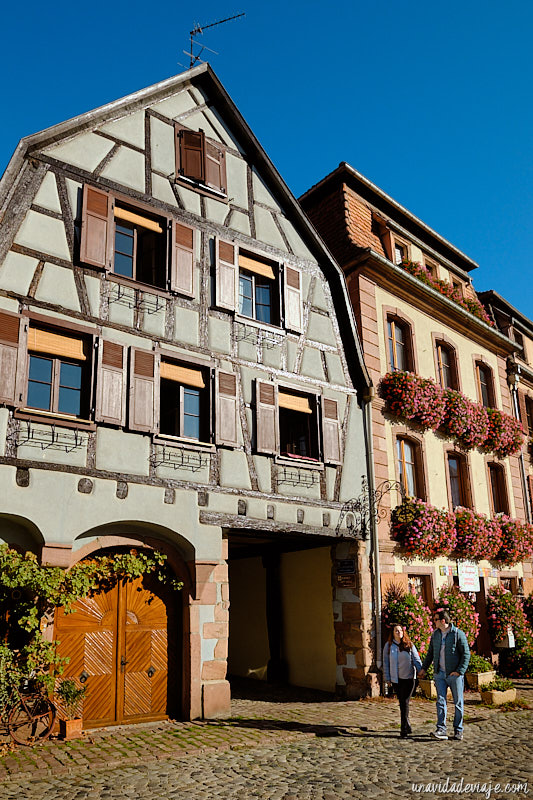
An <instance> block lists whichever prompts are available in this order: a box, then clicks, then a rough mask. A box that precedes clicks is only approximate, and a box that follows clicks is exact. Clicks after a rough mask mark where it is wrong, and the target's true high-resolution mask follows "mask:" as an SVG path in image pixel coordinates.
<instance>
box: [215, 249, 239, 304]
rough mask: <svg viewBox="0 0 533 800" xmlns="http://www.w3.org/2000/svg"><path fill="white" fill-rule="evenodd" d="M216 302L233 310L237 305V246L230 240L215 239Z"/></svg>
mask: <svg viewBox="0 0 533 800" xmlns="http://www.w3.org/2000/svg"><path fill="white" fill-rule="evenodd" d="M216 257H217V261H216V304H217V306H219V307H220V308H227V309H228V310H230V311H235V309H236V307H237V297H238V292H237V285H238V284H237V280H238V276H239V268H238V266H237V258H238V247H237V246H236V245H234V244H232V243H230V242H223V241H221V240H220V239H217V240H216Z"/></svg>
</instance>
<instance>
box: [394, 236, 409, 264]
mask: <svg viewBox="0 0 533 800" xmlns="http://www.w3.org/2000/svg"><path fill="white" fill-rule="evenodd" d="M406 260H407V247H406V246H405V245H404V244H400V243H399V242H394V263H395V264H396V265H397V266H400V264H401V263H402V261H406Z"/></svg>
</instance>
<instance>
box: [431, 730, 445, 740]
mask: <svg viewBox="0 0 533 800" xmlns="http://www.w3.org/2000/svg"><path fill="white" fill-rule="evenodd" d="M430 735H431V736H433V738H434V739H447V738H448V734H447V733H446V731H439V730H436V731H431V734H430Z"/></svg>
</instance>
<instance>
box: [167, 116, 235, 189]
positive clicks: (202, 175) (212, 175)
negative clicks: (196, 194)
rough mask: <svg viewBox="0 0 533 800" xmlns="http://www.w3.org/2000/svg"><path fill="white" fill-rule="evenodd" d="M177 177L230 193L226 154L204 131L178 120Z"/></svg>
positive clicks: (193, 183) (185, 181)
mask: <svg viewBox="0 0 533 800" xmlns="http://www.w3.org/2000/svg"><path fill="white" fill-rule="evenodd" d="M175 131H176V180H177V181H183V182H184V183H186V184H188V185H191V184H192V186H193V187H195V188H198V189H204V190H207V191H208V192H210V193H214V194H222V195H226V194H227V188H226V154H225V152H224V150H223V149H222V148H221V147H220V146H219V145H218V144H216V143H214V142H212V141H210V140H209V139H208V138H207V137H206V135H205V133H204V131H202V130H199V131H192V130H190V129H189V128H185V127H184V126H183V125H180V124H179V123H176V126H175Z"/></svg>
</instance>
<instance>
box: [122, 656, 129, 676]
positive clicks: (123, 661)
mask: <svg viewBox="0 0 533 800" xmlns="http://www.w3.org/2000/svg"><path fill="white" fill-rule="evenodd" d="M127 663H128V661H127V659H126V658H125V657H124V656H121V657H120V671H121V672H124V667H125V666H126V664H127Z"/></svg>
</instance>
